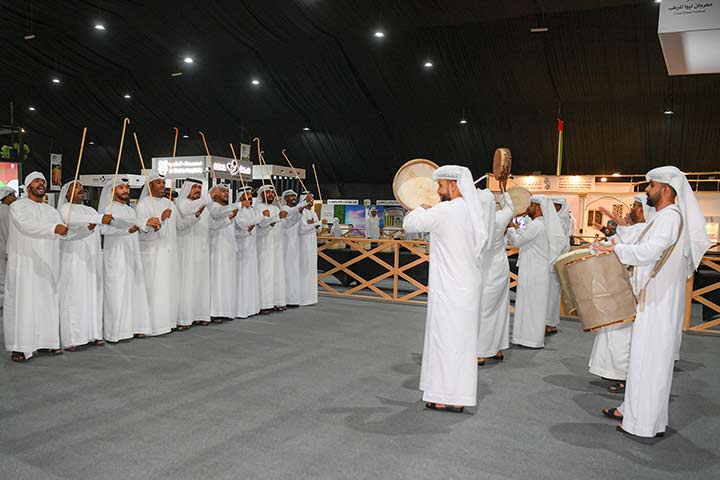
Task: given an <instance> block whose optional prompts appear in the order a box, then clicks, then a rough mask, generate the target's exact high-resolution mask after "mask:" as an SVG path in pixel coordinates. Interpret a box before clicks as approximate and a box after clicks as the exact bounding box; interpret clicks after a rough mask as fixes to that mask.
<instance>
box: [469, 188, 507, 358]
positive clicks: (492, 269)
mask: <svg viewBox="0 0 720 480" xmlns="http://www.w3.org/2000/svg"><path fill="white" fill-rule="evenodd" d="M512 217H513V203H512V199H511V198H510V195H509V194H508V193H507V192H505V193H503V194H502V197H501V199H500V210H498V211H497V212H495V225H494V229H493V233H492V239H491V240H490V242H489V248H488V252H487V256H486V260H485V262H484V265H483V269H485V270H486V278H485V285H484V288H483V296H482V313H481V315H480V326H479V329H478V346H477V357H478V358H477V363H478V365H485V362H486V360H487V359H488V358H494V359H495V360H498V361H502V360H503V359H504V356H503V352H502V351H503V350H506V349H507V348H508V347H509V346H510V345H509V338H510V333H509V332H510V265H509V264H508V257H507V252H506V249H505V247H506V246H507V238H506V237H505V232H506V230H507V226H508V224H509V223H510V220H512Z"/></svg>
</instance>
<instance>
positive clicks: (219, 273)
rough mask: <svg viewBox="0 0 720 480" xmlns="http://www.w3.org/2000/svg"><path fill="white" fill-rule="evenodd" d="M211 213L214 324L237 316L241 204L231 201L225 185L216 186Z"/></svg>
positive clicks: (212, 314) (212, 309) (210, 206)
mask: <svg viewBox="0 0 720 480" xmlns="http://www.w3.org/2000/svg"><path fill="white" fill-rule="evenodd" d="M212 197H213V202H212V203H211V204H210V205H208V212H209V213H210V318H211V319H212V322H213V323H221V322H222V321H223V320H232V319H234V318H235V313H236V312H235V310H236V309H237V307H236V305H235V303H236V301H237V279H236V277H235V269H236V268H237V265H236V261H237V260H236V258H237V257H236V255H237V244H236V242H235V221H234V220H235V216H236V215H237V213H238V206H237V205H236V204H230V191H229V190H228V186H227V185H225V184H218V185H217V186H216V187H215V188H214V189H213V195H212Z"/></svg>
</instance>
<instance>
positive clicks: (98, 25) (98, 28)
mask: <svg viewBox="0 0 720 480" xmlns="http://www.w3.org/2000/svg"><path fill="white" fill-rule="evenodd" d="M93 28H95V30H105V25H103V24H102V23H96V24H95V26H94V27H93Z"/></svg>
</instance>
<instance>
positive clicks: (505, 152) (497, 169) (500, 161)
mask: <svg viewBox="0 0 720 480" xmlns="http://www.w3.org/2000/svg"><path fill="white" fill-rule="evenodd" d="M511 166H512V154H511V153H510V149H509V148H506V147H500V148H496V149H495V154H494V155H493V177H495V179H497V180H502V179H504V178H508V177H509V176H510V167H511Z"/></svg>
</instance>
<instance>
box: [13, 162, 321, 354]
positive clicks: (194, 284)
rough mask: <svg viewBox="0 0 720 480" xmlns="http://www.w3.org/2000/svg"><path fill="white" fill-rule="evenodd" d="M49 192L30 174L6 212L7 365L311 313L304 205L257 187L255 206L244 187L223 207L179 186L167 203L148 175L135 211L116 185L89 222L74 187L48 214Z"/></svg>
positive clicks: (308, 202)
mask: <svg viewBox="0 0 720 480" xmlns="http://www.w3.org/2000/svg"><path fill="white" fill-rule="evenodd" d="M46 185H47V184H46V180H45V178H44V176H43V175H42V174H41V173H39V172H33V173H31V174H30V175H28V176H27V177H26V179H25V188H26V195H25V196H24V197H23V198H21V199H20V200H18V201H16V202H14V203H12V205H11V206H10V207H9V209H7V210H8V220H9V221H8V242H7V254H8V256H7V273H6V274H5V275H4V278H5V279H6V289H5V296H4V301H3V305H4V312H3V325H4V334H5V344H6V348H7V350H8V351H12V352H13V353H12V359H13V360H15V361H24V360H27V359H29V358H30V357H31V356H32V355H33V354H34V353H35V352H36V351H38V350H42V349H48V350H50V351H51V352H53V353H62V349H69V350H74V349H75V348H76V347H77V346H79V345H84V344H86V343H90V342H93V341H94V342H96V343H97V344H100V345H102V344H103V343H104V340H107V341H111V342H117V341H120V340H124V339H129V338H132V337H141V336H146V335H151V336H153V335H162V334H165V333H168V332H170V331H171V330H173V329H178V330H187V329H188V328H189V327H190V326H191V325H193V324H201V325H207V324H209V323H210V322H214V323H220V322H222V321H223V320H224V319H232V318H246V317H249V316H251V315H255V314H257V313H270V312H273V311H283V310H285V309H286V308H287V307H288V306H300V305H312V304H314V303H317V256H316V248H317V240H316V230H317V229H318V228H320V227H321V223H320V222H319V220H318V218H317V216H316V214H315V212H314V211H313V210H312V205H313V198H312V195H310V194H306V196H305V198H304V199H303V201H302V202H300V203H299V204H296V200H297V194H296V193H295V192H293V191H286V192H283V200H284V202H283V203H284V204H283V205H282V206H281V207H277V206H276V205H273V201H274V200H275V192H274V190H273V188H272V187H271V186H263V187H261V188H260V189H258V198H257V199H256V202H255V205H254V206H253V198H252V190H251V188H250V187H248V188H244V189H243V190H242V191H241V192H240V198H239V201H238V202H237V203H234V204H231V203H230V202H229V190H228V187H227V186H226V185H217V186H215V187H214V188H213V189H212V190H211V191H210V192H205V191H204V189H203V184H202V182H201V181H198V180H191V179H188V180H187V181H185V182H184V184H183V185H182V188H181V190H180V192H179V194H178V198H177V200H176V201H175V202H172V201H170V200H169V199H167V198H166V197H165V179H164V178H163V177H162V176H160V175H159V174H157V173H155V172H153V173H151V174H150V176H149V178H148V183H147V185H146V187H145V188H144V189H143V191H142V193H141V195H140V199H139V200H138V202H137V206H136V208H134V209H133V208H132V207H131V206H130V205H129V199H130V187H129V184H128V182H127V180H125V179H122V178H119V179H117V180H111V181H108V182H107V183H106V184H105V186H104V188H103V190H102V193H101V196H100V201H99V205H98V210H97V211H96V210H95V209H93V208H92V207H89V206H86V205H83V200H84V191H83V186H82V185H81V184H80V183H79V182H69V183H68V184H65V185H64V186H63V189H62V191H61V192H60V201H59V203H58V208H57V210H56V209H54V208H52V207H50V206H49V205H47V204H45V203H43V197H44V195H45V190H46ZM277 203H279V202H277ZM98 212H102V213H98ZM101 235H102V240H101Z"/></svg>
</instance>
